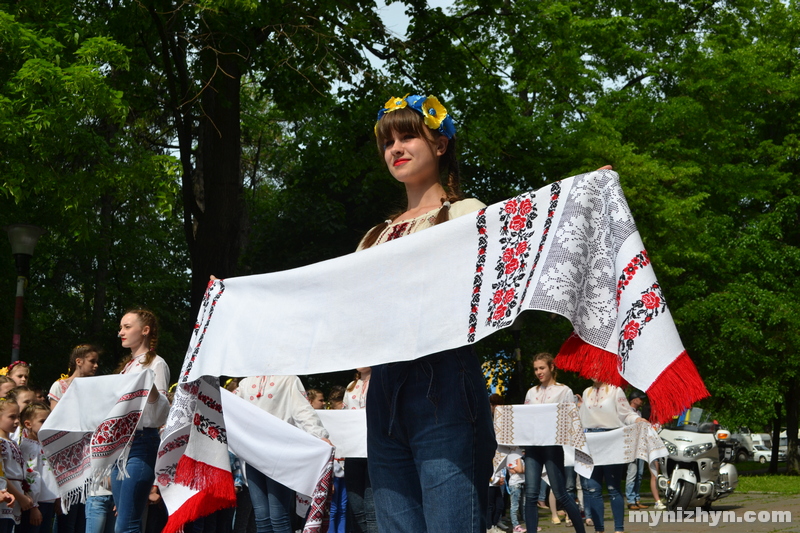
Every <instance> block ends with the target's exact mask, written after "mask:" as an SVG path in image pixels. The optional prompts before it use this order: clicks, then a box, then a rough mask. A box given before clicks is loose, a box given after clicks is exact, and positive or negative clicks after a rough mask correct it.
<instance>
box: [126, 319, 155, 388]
mask: <svg viewBox="0 0 800 533" xmlns="http://www.w3.org/2000/svg"><path fill="white" fill-rule="evenodd" d="M129 314H134V315H136V316H138V317H139V321H140V322H141V323H142V327H145V326H150V333H148V334H147V337H148V339H149V340H150V345H149V346H148V347H147V354H145V357H144V365H143V366H150V363H152V362H153V359H155V358H156V348H158V319H157V318H156V315H155V314H153V312H152V311H150V310H148V309H129V310H128V311H125V315H129ZM125 315H123V316H125ZM131 357H133V354H132V353H129V354H128V355H127V356H125V357H123V358H122V361H120V363H119V366H118V367H117V374H119V373H121V372H122V371H123V370H124V369H125V365H127V364H128V362H129V361H130V360H131Z"/></svg>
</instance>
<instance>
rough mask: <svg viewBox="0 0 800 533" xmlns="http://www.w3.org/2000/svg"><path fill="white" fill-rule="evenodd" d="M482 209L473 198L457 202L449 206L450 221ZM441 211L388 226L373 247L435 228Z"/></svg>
mask: <svg viewBox="0 0 800 533" xmlns="http://www.w3.org/2000/svg"><path fill="white" fill-rule="evenodd" d="M484 207H486V204H484V203H483V202H481V201H480V200H476V199H475V198H466V199H464V200H459V201H458V202H454V203H453V204H452V205H451V206H450V220H452V219H454V218H458V217H460V216H464V215H466V214H469V213H473V212H475V211H478V210H480V209H483V208H484ZM441 209H442V208H441V207H437V208H436V209H434V210H433V211H428V212H427V213H425V214H423V215H420V216H418V217H415V218H410V219H407V220H400V221H397V222H393V223H391V224H389V225H388V226H387V227H386V228H385V229H384V230H383V231H382V232H381V234H380V235H379V236H378V239H377V240H376V241H375V244H374V245H373V246H377V245H379V244H383V243H385V242H387V241H393V240H394V239H399V238H400V237H405V236H406V235H411V234H412V233H416V232H418V231H422V230H424V229H428V228H430V227H432V226H435V225H436V215H438V214H439V211H440V210H441ZM362 243H363V239H362V241H361V243H359V244H358V250H362V249H363V247H362Z"/></svg>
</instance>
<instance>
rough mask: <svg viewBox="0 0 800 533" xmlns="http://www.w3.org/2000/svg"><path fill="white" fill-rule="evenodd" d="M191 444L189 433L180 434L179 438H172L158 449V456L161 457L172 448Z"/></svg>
mask: <svg viewBox="0 0 800 533" xmlns="http://www.w3.org/2000/svg"><path fill="white" fill-rule="evenodd" d="M187 444H189V435H188V434H186V435H179V436H178V438H176V439H172V440H171V441H169V442H168V443H166V444H165V445H164V446H162V447H161V449H160V450H158V457H159V458H161V457H163V456H164V455H166V454H168V453H169V452H171V451H172V450H175V449H177V448H181V447H183V446H186V445H187Z"/></svg>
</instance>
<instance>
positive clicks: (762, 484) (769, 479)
mask: <svg viewBox="0 0 800 533" xmlns="http://www.w3.org/2000/svg"><path fill="white" fill-rule="evenodd" d="M736 492H756V493H762V494H764V493H769V494H800V477H797V476H742V477H740V478H739V486H738V487H737V488H736Z"/></svg>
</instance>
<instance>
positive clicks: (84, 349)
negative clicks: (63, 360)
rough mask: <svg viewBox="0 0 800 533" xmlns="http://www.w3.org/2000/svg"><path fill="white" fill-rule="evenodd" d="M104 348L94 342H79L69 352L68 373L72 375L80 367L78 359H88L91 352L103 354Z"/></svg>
mask: <svg viewBox="0 0 800 533" xmlns="http://www.w3.org/2000/svg"><path fill="white" fill-rule="evenodd" d="M102 352H103V351H102V349H101V348H100V347H98V346H95V345H94V344H79V345H78V346H76V347H74V348H73V349H72V353H70V354H69V367H68V368H67V375H68V376H71V375H72V374H74V373H75V370H77V368H78V359H86V358H87V357H88V356H89V354H90V353H96V354H97V355H98V356H99V355H100V354H102Z"/></svg>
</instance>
